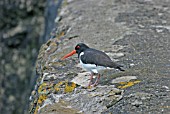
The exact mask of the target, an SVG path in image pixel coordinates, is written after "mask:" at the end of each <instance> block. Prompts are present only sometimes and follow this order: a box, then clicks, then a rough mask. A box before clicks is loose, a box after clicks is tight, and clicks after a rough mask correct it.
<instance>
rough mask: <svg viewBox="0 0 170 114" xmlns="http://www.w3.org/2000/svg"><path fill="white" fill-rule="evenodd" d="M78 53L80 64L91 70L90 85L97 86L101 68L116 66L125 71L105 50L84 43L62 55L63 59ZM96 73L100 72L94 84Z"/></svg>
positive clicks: (115, 67)
mask: <svg viewBox="0 0 170 114" xmlns="http://www.w3.org/2000/svg"><path fill="white" fill-rule="evenodd" d="M76 53H77V54H78V58H79V60H80V64H81V65H82V67H83V68H84V69H86V70H87V71H89V72H91V77H90V82H89V85H88V86H91V85H93V86H96V85H97V84H98V83H99V79H100V73H99V71H101V70H105V69H111V68H114V69H118V70H120V71H124V70H123V69H122V68H121V67H122V65H119V64H116V63H115V62H113V61H112V60H111V59H110V57H109V56H108V55H106V54H105V53H104V52H102V51H99V50H96V49H93V48H90V47H88V46H87V45H86V44H84V43H79V44H77V45H76V47H75V50H73V51H72V52H70V53H68V54H67V55H65V56H64V57H62V58H61V60H64V59H66V58H68V57H69V56H72V55H73V54H76ZM94 74H98V76H97V79H96V81H95V83H94V84H92V79H93V76H94Z"/></svg>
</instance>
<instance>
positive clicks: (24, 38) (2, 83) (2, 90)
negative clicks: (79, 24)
mask: <svg viewBox="0 0 170 114" xmlns="http://www.w3.org/2000/svg"><path fill="white" fill-rule="evenodd" d="M45 2H46V1H45V0H29V1H28V0H1V1H0V72H1V73H0V101H1V102H0V113H1V114H20V113H22V114H23V113H24V110H25V111H26V110H27V106H26V104H28V100H29V94H30V90H31V86H32V85H33V80H35V76H34V75H33V73H32V71H33V69H34V67H33V65H34V61H35V59H36V56H37V50H38V48H39V45H40V43H39V40H40V39H39V38H40V36H41V35H42V33H43V32H44V31H43V28H44V8H45Z"/></svg>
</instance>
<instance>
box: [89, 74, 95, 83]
mask: <svg viewBox="0 0 170 114" xmlns="http://www.w3.org/2000/svg"><path fill="white" fill-rule="evenodd" d="M93 75H94V74H93V73H91V75H90V82H89V85H88V86H91V84H92V80H93Z"/></svg>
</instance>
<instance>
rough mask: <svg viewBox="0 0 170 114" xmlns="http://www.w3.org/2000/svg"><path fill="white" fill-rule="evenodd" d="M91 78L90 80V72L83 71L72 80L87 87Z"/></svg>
mask: <svg viewBox="0 0 170 114" xmlns="http://www.w3.org/2000/svg"><path fill="white" fill-rule="evenodd" d="M89 80H90V76H89V73H88V72H83V73H78V76H76V77H75V78H73V79H72V80H71V82H74V83H76V84H78V85H81V86H83V87H87V86H88V82H89Z"/></svg>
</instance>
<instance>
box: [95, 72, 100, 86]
mask: <svg viewBox="0 0 170 114" xmlns="http://www.w3.org/2000/svg"><path fill="white" fill-rule="evenodd" d="M99 80H100V74H98V76H97V79H96V81H95V83H94V84H93V86H96V85H97V84H98V83H99Z"/></svg>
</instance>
